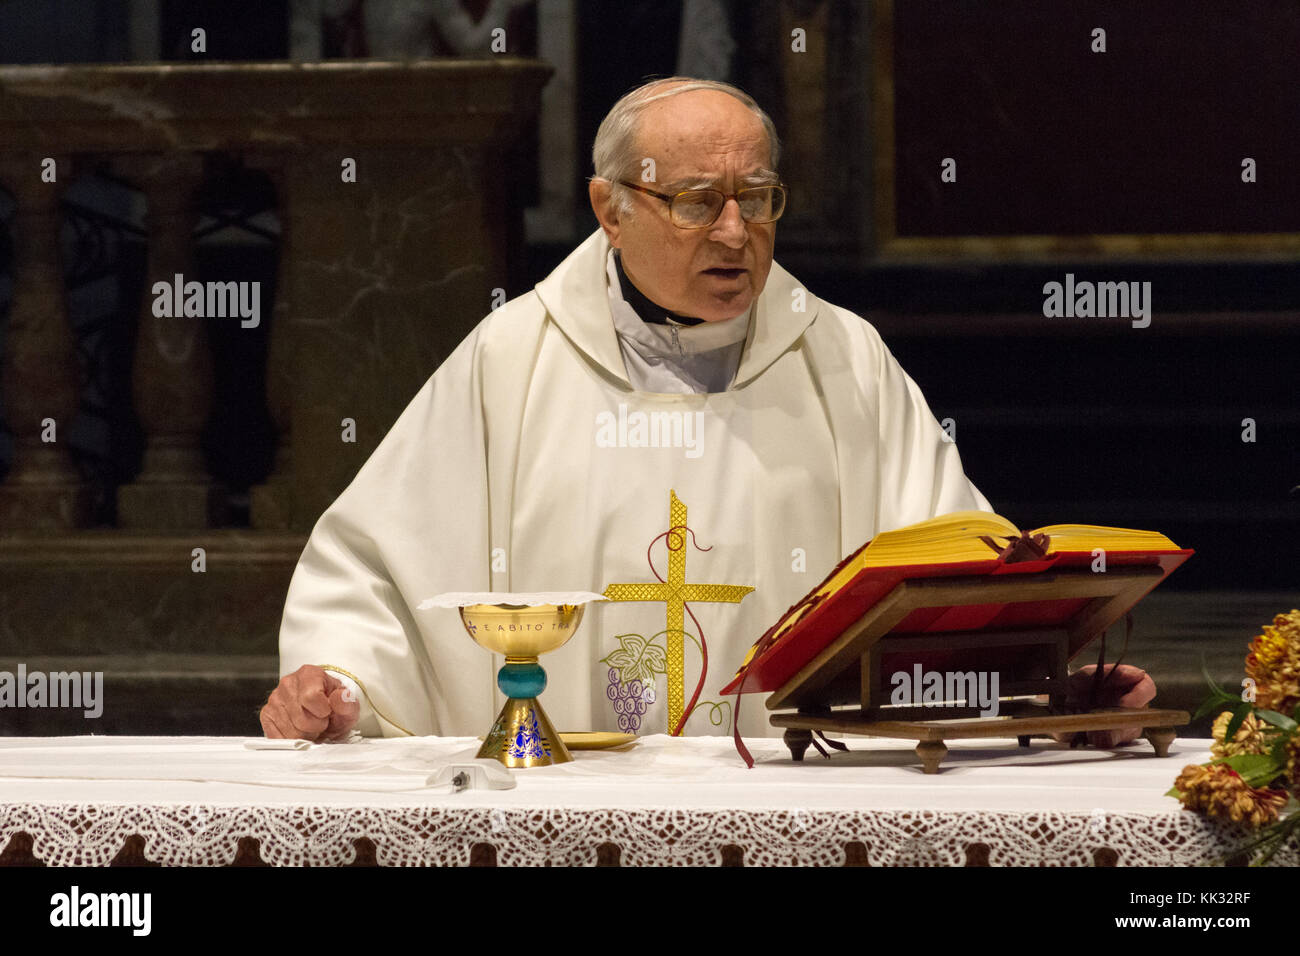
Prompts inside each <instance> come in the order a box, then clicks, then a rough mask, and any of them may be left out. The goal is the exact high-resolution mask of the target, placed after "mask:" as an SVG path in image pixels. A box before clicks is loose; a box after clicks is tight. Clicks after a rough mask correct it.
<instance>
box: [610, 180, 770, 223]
mask: <svg viewBox="0 0 1300 956" xmlns="http://www.w3.org/2000/svg"><path fill="white" fill-rule="evenodd" d="M618 183H619V185H620V186H626V187H627V188H628V189H635V190H636V191H637V192H639V193H645V194H646V195H647V196H654V197H655V199H662V200H663V201H664V202H666V203H668V218H669V219H671V220H672V223H673V225H674V226H676V227H677V228H679V229H707V228H708V227H709V226H711V225H713V224H714V223H715V222H717V221H718V217H719V216H721V215H722V210H723V209H724V208H726V205H727V200H728V199H734V200H736V202H737V204H739V206H740V217H741V218H742V219H744V220H745V222H753V223H764V222H776V221H777V220H778V219H780V218H781V214H782V213H783V212H785V195H786V188H785V186H784V185H779V184H778V185H775V186H749V187H747V188H745V189H741V190H738V191H737V192H734V193H732V194H731V195H730V196H728V195H727V194H726V193H724V192H723V191H722V190H720V189H686V190H683V191H682V192H679V193H675V194H673V195H669V194H667V193H659V192H655V191H654V190H653V189H646V188H645V187H644V186H638V185H637V184H636V183H630V182H628V181H627V180H626V179H620V180H619V181H618Z"/></svg>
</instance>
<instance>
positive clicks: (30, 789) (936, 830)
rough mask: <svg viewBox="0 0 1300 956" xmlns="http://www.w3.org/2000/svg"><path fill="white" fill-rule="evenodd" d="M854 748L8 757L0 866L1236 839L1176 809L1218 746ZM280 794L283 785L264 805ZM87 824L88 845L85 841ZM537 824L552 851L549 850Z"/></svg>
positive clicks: (803, 852) (949, 853)
mask: <svg viewBox="0 0 1300 956" xmlns="http://www.w3.org/2000/svg"><path fill="white" fill-rule="evenodd" d="M846 740H847V742H848V744H849V746H850V747H852V748H853V751H852V752H850V753H847V754H835V756H834V757H833V758H832V759H831V760H824V759H822V758H821V757H819V756H817V754H816V753H815V752H814V751H809V756H808V757H807V758H805V761H804V762H803V763H802V764H795V763H793V762H792V761H791V760H790V759H789V753H788V751H787V750H786V748H785V746H784V745H783V744H782V743H781V741H779V740H773V739H757V738H756V739H752V740H749V741H747V743H748V745H749V747H750V749H751V751H752V752H753V754H754V756H755V758H756V760H757V763H756V766H755V767H754V769H753V770H746V769H745V767H744V765H743V763H741V761H740V758H739V757H737V756H736V753H735V751H734V749H733V748H732V745H731V742H730V741H729V740H725V739H720V738H716V737H696V738H672V737H668V736H666V735H655V736H648V737H642V738H640V739H639V741H638V742H637V743H636V744H635V745H633V746H632V747H630V748H628V749H625V750H611V751H578V752H575V754H574V756H575V760H574V762H573V763H569V764H562V765H559V766H555V767H546V768H535V769H531V770H526V771H515V776H516V779H517V781H518V786H517V787H516V788H515V789H513V790H503V791H496V790H468V791H463V792H461V793H456V794H448V793H441V792H427V793H420V792H414V791H413V792H406V793H391V792H384V793H362V792H356V791H353V792H348V791H340V790H336V789H313V785H314V783H315V782H316V781H321V782H327V781H328V782H330V783H333V782H336V781H338V780H339V779H340V778H343V777H352V778H357V779H362V778H364V779H365V780H371V781H376V782H383V783H384V784H385V785H388V784H391V783H392V782H393V781H394V780H401V779H403V778H406V779H412V778H414V777H421V776H423V775H426V774H428V773H430V772H433V771H434V770H436V769H437V767H439V766H441V765H445V764H446V763H448V762H461V761H463V760H467V759H471V758H472V757H473V755H474V753H475V751H476V750H477V747H478V741H477V740H476V739H475V738H472V737H460V738H390V739H379V738H371V739H365V740H362V741H360V742H358V743H353V744H332V745H320V746H314V747H312V748H311V749H309V750H308V751H305V752H294V751H251V750H246V749H245V748H244V741H243V738H148V737H71V738H26V739H22V738H12V739H3V740H0V847H2V846H4V845H6V844H7V843H8V841H9V839H10V838H11V837H12V836H13V834H15V833H17V832H27V833H30V834H31V835H32V837H33V840H34V844H33V852H34V853H35V854H36V856H37V857H38V859H42V860H45V861H46V862H53V863H58V862H68V861H72V860H76V859H82V860H88V861H90V862H104V863H106V862H108V861H109V860H111V859H112V858H113V856H114V855H115V854H116V853H117V851H118V850H120V849H121V843H122V841H123V840H124V839H125V838H126V837H127V836H130V835H131V834H132V833H137V832H138V833H141V834H142V835H143V836H144V837H145V838H146V855H147V856H149V858H150V859H155V860H159V861H161V862H168V863H173V864H175V863H189V864H216V863H222V862H226V863H228V862H230V860H232V859H233V858H234V855H235V853H236V849H237V844H238V840H239V839H240V838H241V837H244V836H254V837H256V838H257V839H259V840H260V841H261V844H262V849H261V853H262V857H263V859H264V860H266V861H267V862H273V863H302V862H305V861H311V862H318V863H324V864H338V863H346V862H350V861H351V860H352V859H354V858H355V851H354V849H353V847H352V841H353V840H355V839H358V838H360V837H363V836H364V837H366V838H368V839H371V840H373V841H374V842H375V843H376V848H377V857H378V860H379V862H381V863H467V862H468V859H469V852H470V847H471V845H472V844H474V843H476V842H490V843H493V844H494V845H495V846H496V847H497V853H498V861H499V862H500V863H502V864H512V863H513V864H530V865H535V864H538V863H543V862H552V863H561V864H575V863H578V864H582V863H594V862H595V859H596V848H597V847H598V846H600V845H601V844H603V843H606V842H613V843H616V844H618V845H620V847H621V849H622V862H623V863H624V864H625V865H629V864H635V863H648V864H683V863H693V864H699V863H717V862H720V857H719V853H720V847H721V846H722V845H724V844H727V843H735V844H737V845H739V846H741V847H742V848H743V849H744V852H745V859H746V862H747V863H751V864H752V863H794V864H806V863H822V864H835V863H836V861H837V860H838V862H839V863H843V861H844V853H845V851H844V844H845V843H846V842H848V841H850V840H857V841H861V842H863V843H865V844H866V845H867V847H868V851H869V856H870V862H872V863H873V864H876V865H880V864H889V863H903V864H910V863H941V864H949V865H962V864H964V863H965V848H966V846H967V845H969V844H970V843H976V842H978V843H983V844H985V845H987V846H988V847H989V848H990V857H989V858H990V862H991V863H993V864H995V865H997V864H1026V863H1049V864H1072V865H1091V864H1092V863H1093V857H1092V854H1093V853H1094V852H1095V851H1096V850H1097V849H1099V848H1102V847H1110V848H1112V849H1114V850H1115V851H1116V852H1117V853H1118V854H1119V862H1120V864H1121V865H1134V864H1138V865H1142V864H1146V865H1160V864H1164V865H1168V864H1189V863H1208V862H1213V861H1214V860H1215V859H1218V858H1221V857H1222V856H1224V855H1226V854H1227V853H1228V852H1230V851H1231V850H1233V849H1234V848H1235V847H1237V846H1240V844H1241V843H1242V842H1243V840H1244V837H1243V835H1242V834H1241V833H1240V832H1239V831H1234V830H1233V829H1232V828H1227V827H1224V826H1223V825H1222V824H1218V823H1214V822H1211V821H1208V820H1205V819H1204V818H1202V817H1200V816H1199V815H1198V814H1194V813H1191V812H1188V811H1184V810H1182V809H1181V808H1180V807H1179V805H1178V803H1177V802H1176V801H1175V800H1173V799H1172V798H1170V797H1166V796H1164V793H1165V791H1167V790H1168V789H1169V787H1170V786H1171V785H1172V783H1173V780H1174V778H1175V776H1177V774H1178V772H1179V770H1180V769H1181V768H1182V767H1183V766H1185V765H1186V764H1188V763H1200V762H1203V761H1205V760H1207V759H1208V758H1209V744H1210V741H1208V740H1190V739H1189V740H1181V739H1180V740H1176V741H1174V743H1173V745H1172V747H1171V756H1170V758H1168V759H1159V758H1156V757H1154V756H1152V754H1151V750H1150V746H1149V745H1148V744H1146V743H1139V744H1135V745H1131V746H1129V747H1125V748H1120V749H1119V750H1117V751H1095V750H1091V749H1080V750H1070V749H1069V748H1068V747H1066V746H1064V745H1060V744H1054V743H1051V742H1048V741H1044V740H1035V741H1033V744H1032V746H1031V747H1030V748H1028V749H1021V748H1018V747H1017V746H1016V745H1015V741H1014V740H983V741H952V742H950V743H949V747H950V752H949V754H948V756H947V757H946V759H945V760H944V763H943V768H944V769H943V771H942V772H941V773H939V774H937V775H926V774H923V773H922V772H921V769H920V765H919V760H918V759H917V758H916V756H915V754H914V753H912V745H911V744H910V743H909V742H906V741H895V740H879V739H873V740H870V741H867V740H865V739H863V738H846ZM867 748H870V749H867ZM285 781H296V782H298V783H299V784H300V785H301V788H302V789H299V790H293V789H286V788H284V787H282V786H279V785H278V784H281V783H283V782H285ZM267 782H270V783H275V784H277V786H269V787H267V786H257V785H256V784H258V783H267ZM87 819H93V820H94V821H96V825H95V826H94V827H85V826H75V825H74V824H75V823H76V822H77V821H82V822H84V821H85V820H87ZM540 820H546V821H548V823H549V824H550V826H551V827H552V828H553V830H552V831H548V832H551V835H550V836H548V837H545V838H542V837H541V836H539V832H540V831H539V830H538V822H539V821H540ZM665 833H671V834H672V837H671V839H666V838H664V834H665ZM1294 857H1295V854H1294V853H1292V854H1290V855H1287V854H1281V855H1279V857H1278V858H1277V862H1279V863H1290V864H1292V865H1294V864H1295V863H1296V862H1300V861H1298V860H1296V859H1294Z"/></svg>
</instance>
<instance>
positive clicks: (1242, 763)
mask: <svg viewBox="0 0 1300 956" xmlns="http://www.w3.org/2000/svg"><path fill="white" fill-rule="evenodd" d="M1223 762H1224V763H1226V764H1227V765H1228V766H1229V767H1231V768H1232V769H1233V770H1235V771H1237V774H1238V775H1239V776H1240V777H1241V779H1242V780H1244V781H1246V783H1248V784H1250V785H1251V786H1252V787H1263V786H1267V785H1268V784H1269V783H1270V782H1272V780H1273V779H1274V778H1275V777H1276V776H1277V775H1278V774H1280V773H1281V772H1282V771H1283V770H1284V769H1285V768H1286V764H1284V763H1279V762H1278V761H1276V760H1274V759H1273V757H1272V756H1271V755H1269V754H1237V755H1236V756H1235V757H1229V758H1228V759H1227V760H1225V761H1223Z"/></svg>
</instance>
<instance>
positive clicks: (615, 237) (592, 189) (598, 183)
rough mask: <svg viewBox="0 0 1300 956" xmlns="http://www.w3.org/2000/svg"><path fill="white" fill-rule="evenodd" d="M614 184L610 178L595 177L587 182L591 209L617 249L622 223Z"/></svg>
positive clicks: (606, 235) (611, 243)
mask: <svg viewBox="0 0 1300 956" xmlns="http://www.w3.org/2000/svg"><path fill="white" fill-rule="evenodd" d="M613 191H614V188H613V185H612V184H611V183H610V181H609V180H608V179H600V178H599V177H593V178H592V179H591V181H590V182H589V183H587V195H588V197H589V198H590V199H591V211H592V212H594V213H595V214H596V219H597V220H599V222H600V228H602V229H604V230H605V237H606V238H607V239H609V244H610V245H611V246H613V247H614V248H615V249H618V248H620V246H619V233H620V230H621V228H622V227H621V225H620V224H619V219H618V209H617V208H616V207H615V203H614V202H613V199H612V197H613Z"/></svg>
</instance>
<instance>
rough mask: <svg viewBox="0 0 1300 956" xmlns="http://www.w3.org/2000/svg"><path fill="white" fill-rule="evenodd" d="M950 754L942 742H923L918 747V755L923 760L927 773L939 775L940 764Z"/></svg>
mask: <svg viewBox="0 0 1300 956" xmlns="http://www.w3.org/2000/svg"><path fill="white" fill-rule="evenodd" d="M947 753H948V748H947V746H945V744H944V742H943V741H942V740H922V741H921V742H920V743H919V744H917V745H916V755H917V756H918V757H920V758H921V763H922V765H923V766H924V767H925V772H926V773H938V772H939V762H940V761H941V760H943V758H944V756H945V755H946V754H947Z"/></svg>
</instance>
